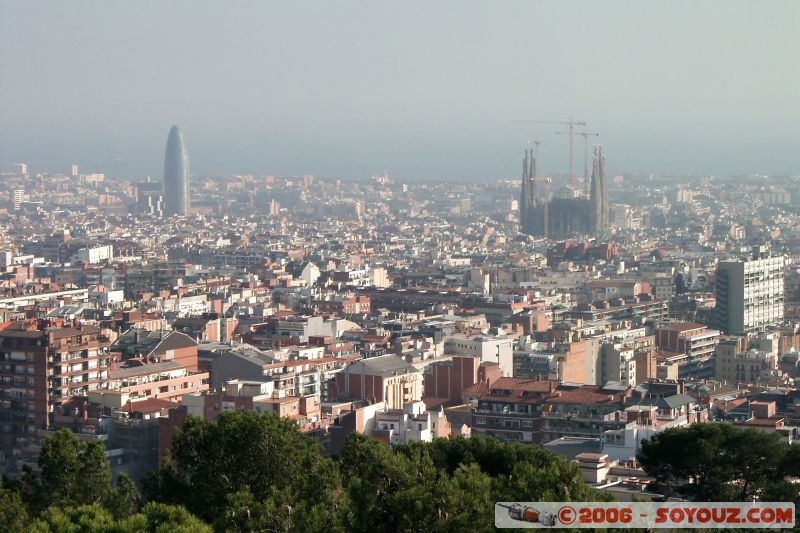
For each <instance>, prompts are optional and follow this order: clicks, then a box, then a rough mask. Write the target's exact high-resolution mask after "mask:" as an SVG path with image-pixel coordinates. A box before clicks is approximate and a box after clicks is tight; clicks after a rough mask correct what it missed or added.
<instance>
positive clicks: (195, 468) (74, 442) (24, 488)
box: [0, 411, 597, 532]
mask: <svg viewBox="0 0 800 533" xmlns="http://www.w3.org/2000/svg"><path fill="white" fill-rule="evenodd" d="M45 450H46V451H45ZM39 464H40V467H41V476H39V477H38V479H36V478H34V476H32V475H30V476H27V478H26V480H25V481H24V482H23V483H22V484H21V485H20V486H10V485H7V486H0V520H2V526H0V530H2V529H3V528H4V527H6V526H8V527H9V528H10V530H14V531H24V530H26V529H27V530H28V531H37V532H38V531H42V532H44V531H70V532H72V531H74V532H80V531H109V532H110V531H120V532H128V531H204V530H211V529H212V528H213V529H214V530H217V531H242V532H244V531H286V532H289V531H298V532H301V531H302V532H306V531H310V532H313V531H326V532H331V531H333V532H335V531H342V532H344V531H356V532H358V531H364V532H381V531H387V532H388V531H493V530H494V503H495V502H497V501H504V500H505V501H514V500H519V501H537V500H539V501H546V500H551V501H552V500H558V501H562V500H594V499H597V496H596V495H595V493H594V492H593V491H592V490H591V489H590V488H589V487H588V486H587V485H586V484H584V483H583V482H582V481H581V480H580V473H579V472H578V470H577V468H576V467H575V466H573V465H571V464H569V463H567V462H566V461H564V460H563V459H561V458H559V457H556V456H554V455H552V454H550V453H549V452H547V451H545V450H543V449H542V448H540V447H537V446H524V445H520V444H505V443H501V442H499V441H496V440H494V439H484V438H472V439H463V438H452V439H440V440H436V441H434V442H433V443H427V444H425V443H416V444H411V445H407V446H401V447H397V448H394V449H390V448H389V447H387V446H386V445H385V444H383V443H381V442H377V441H373V440H371V439H368V438H366V437H364V436H362V435H352V436H350V438H349V440H348V442H347V444H346V446H345V449H344V450H343V452H342V454H341V457H337V458H324V457H322V456H321V454H320V452H319V449H318V446H317V444H316V443H315V442H314V441H313V440H310V439H308V438H307V437H306V436H305V435H303V434H302V433H300V431H299V430H298V429H297V427H296V425H295V424H294V423H292V422H291V421H288V420H281V419H279V418H276V417H274V416H270V415H258V414H256V413H253V412H238V411H231V412H225V413H222V414H221V415H220V418H219V421H218V422H217V423H211V422H208V421H206V420H202V419H197V418H190V419H189V420H188V421H187V423H186V425H185V426H184V428H183V429H182V430H181V431H179V432H178V433H177V435H176V436H175V439H174V444H173V450H172V454H171V456H170V457H169V458H168V460H166V461H165V462H164V464H163V465H162V467H161V468H160V469H159V470H157V471H156V472H153V473H152V474H151V475H150V477H149V478H148V479H146V480H145V483H144V487H145V494H144V498H143V499H144V500H147V501H149V502H150V503H148V504H147V505H145V506H144V507H142V506H141V502H140V498H139V494H138V492H137V491H136V487H135V486H134V485H133V483H131V481H130V479H128V478H126V477H125V476H121V477H120V479H118V480H117V482H116V484H115V488H113V489H112V488H111V484H110V477H111V476H110V470H109V467H108V463H107V461H106V460H105V458H104V457H103V455H102V448H99V449H98V448H96V447H95V445H93V444H91V443H84V442H81V441H79V440H78V439H77V438H75V436H74V435H72V434H71V433H69V432H68V431H65V432H59V433H57V434H56V435H55V436H54V437H52V438H51V439H48V441H47V442H46V443H45V447H44V449H43V452H42V457H41V459H40V462H39ZM12 524H13V527H12Z"/></svg>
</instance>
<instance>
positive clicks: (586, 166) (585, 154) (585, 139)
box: [554, 130, 600, 179]
mask: <svg viewBox="0 0 800 533" xmlns="http://www.w3.org/2000/svg"><path fill="white" fill-rule="evenodd" d="M554 133H555V134H556V135H569V136H570V138H571V137H572V136H573V135H580V136H581V137H583V177H584V178H586V179H588V178H589V137H600V134H599V133H597V132H594V131H593V132H589V131H586V130H583V131H576V132H569V131H556V132H554Z"/></svg>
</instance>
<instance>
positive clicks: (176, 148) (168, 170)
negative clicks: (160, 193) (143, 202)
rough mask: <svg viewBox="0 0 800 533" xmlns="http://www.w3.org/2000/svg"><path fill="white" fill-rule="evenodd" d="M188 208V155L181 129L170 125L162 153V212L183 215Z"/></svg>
mask: <svg viewBox="0 0 800 533" xmlns="http://www.w3.org/2000/svg"><path fill="white" fill-rule="evenodd" d="M189 208H190V197H189V155H188V153H187V152H186V145H185V144H184V142H183V134H182V133H181V130H180V129H179V128H178V126H172V129H170V130H169V137H167V150H166V153H165V154H164V213H165V214H167V215H185V214H187V213H188V212H189Z"/></svg>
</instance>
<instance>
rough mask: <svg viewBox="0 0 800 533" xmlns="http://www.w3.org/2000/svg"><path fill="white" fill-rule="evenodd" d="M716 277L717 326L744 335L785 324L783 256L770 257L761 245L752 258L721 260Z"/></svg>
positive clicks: (731, 333)
mask: <svg viewBox="0 0 800 533" xmlns="http://www.w3.org/2000/svg"><path fill="white" fill-rule="evenodd" d="M716 278H717V284H716V299H717V304H716V308H715V310H714V318H715V322H716V327H718V328H719V329H721V330H722V331H724V332H725V333H726V334H728V335H744V334H746V333H750V332H753V331H764V330H766V329H767V328H768V327H770V326H779V325H781V323H782V322H783V280H784V258H783V257H767V256H766V254H765V253H764V249H763V248H758V249H757V250H756V253H754V254H753V258H752V259H747V260H734V261H720V263H719V265H718V266H717V275H716Z"/></svg>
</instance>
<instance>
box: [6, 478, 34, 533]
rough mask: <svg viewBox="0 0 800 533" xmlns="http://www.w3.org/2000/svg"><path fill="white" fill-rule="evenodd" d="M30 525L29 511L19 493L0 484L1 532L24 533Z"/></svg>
mask: <svg viewBox="0 0 800 533" xmlns="http://www.w3.org/2000/svg"><path fill="white" fill-rule="evenodd" d="M27 523H28V510H27V509H26V508H25V504H24V503H23V501H22V497H21V496H20V494H19V491H16V490H14V489H11V488H7V487H5V486H3V483H2V482H0V531H22V529H23V528H24V527H25V525H26V524H27Z"/></svg>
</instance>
